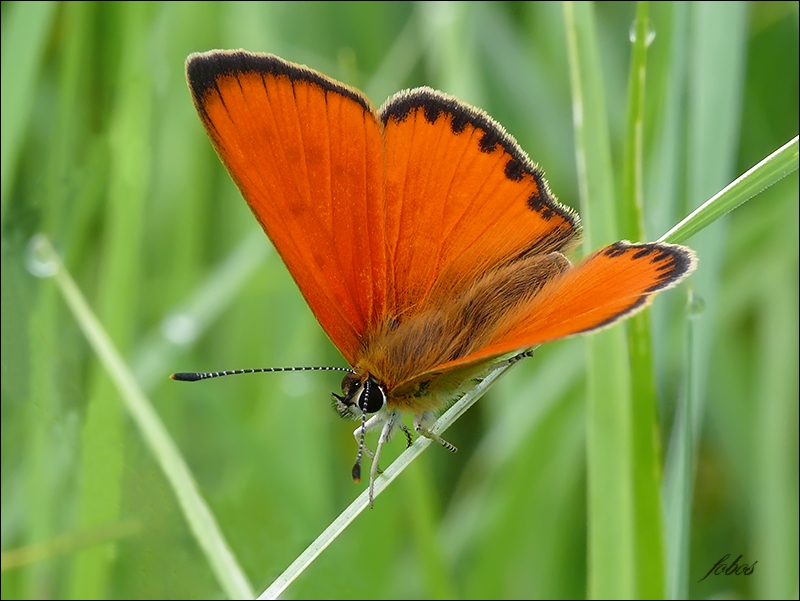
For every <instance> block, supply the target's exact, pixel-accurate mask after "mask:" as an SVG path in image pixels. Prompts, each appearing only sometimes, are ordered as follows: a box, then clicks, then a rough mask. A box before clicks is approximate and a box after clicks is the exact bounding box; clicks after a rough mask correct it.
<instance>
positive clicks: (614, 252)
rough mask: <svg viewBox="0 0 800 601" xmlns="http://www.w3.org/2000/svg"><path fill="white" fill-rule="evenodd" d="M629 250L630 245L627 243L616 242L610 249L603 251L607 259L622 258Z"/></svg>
mask: <svg viewBox="0 0 800 601" xmlns="http://www.w3.org/2000/svg"><path fill="white" fill-rule="evenodd" d="M627 249H628V245H627V244H626V243H625V242H615V243H614V244H612V245H611V246H609V247H608V248H606V249H605V250H604V251H603V254H604V255H606V256H607V257H621V256H622V255H624V254H625V251H626V250H627Z"/></svg>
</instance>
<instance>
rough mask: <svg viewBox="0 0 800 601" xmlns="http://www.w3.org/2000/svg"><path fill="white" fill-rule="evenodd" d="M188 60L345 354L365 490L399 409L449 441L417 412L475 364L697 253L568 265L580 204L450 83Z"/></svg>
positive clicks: (254, 198) (596, 312)
mask: <svg viewBox="0 0 800 601" xmlns="http://www.w3.org/2000/svg"><path fill="white" fill-rule="evenodd" d="M186 74H187V79H188V82H189V87H190V88H191V92H192V96H193V98H194V103H195V106H196V108H197V112H198V113H199V114H200V118H201V119H202V121H203V125H204V126H205V128H206V131H207V132H208V135H209V137H210V138H211V142H212V143H213V144H214V147H215V148H216V150H217V153H218V154H219V157H220V158H221V159H222V162H223V163H224V164H225V166H226V167H227V169H228V172H229V173H230V175H231V177H232V178H233V180H234V181H235V182H236V184H237V185H238V186H239V189H240V190H241V192H242V195H243V196H244V198H245V199H246V200H247V203H248V204H249V205H250V208H251V209H252V211H253V213H254V214H255V216H256V219H258V221H259V223H260V224H261V227H263V228H264V231H265V232H266V233H267V235H268V236H269V238H270V240H272V243H273V244H274V245H275V248H276V249H277V251H278V253H279V254H280V256H281V258H282V259H283V261H284V263H286V266H287V267H288V269H289V272H290V273H291V275H292V277H293V278H294V280H295V282H296V283H297V285H298V287H299V288H300V291H301V292H302V294H303V296H304V297H305V299H306V301H307V302H308V305H309V307H311V310H312V311H313V313H314V315H315V316H316V318H317V320H318V321H319V323H320V324H321V325H322V327H323V329H324V330H325V332H326V333H327V334H328V336H329V337H330V339H331V340H332V341H333V343H334V344H335V345H336V347H337V348H338V349H339V350H340V351H341V353H342V355H344V358H345V359H346V360H347V362H348V363H349V364H350V365H351V366H352V369H350V370H347V371H348V373H347V374H346V375H345V376H344V379H343V381H342V394H341V395H336V394H334V404H335V407H336V409H337V410H338V411H339V412H340V413H341V414H342V415H343V416H350V417H353V418H355V419H360V420H361V426H360V427H359V428H357V429H356V432H355V435H356V437H357V438H358V439H359V441H360V443H359V450H358V456H357V459H356V464H355V466H354V468H353V478H354V479H355V480H356V481H358V479H359V478H360V473H361V472H360V470H361V457H362V452H363V451H364V450H365V449H364V433H365V432H366V431H368V430H371V429H374V428H377V427H379V426H381V427H382V429H381V434H380V438H379V441H378V445H377V447H376V450H375V453H374V455H373V454H372V453H371V452H370V451H369V450H366V452H367V454H369V455H370V456H372V458H373V461H372V468H371V471H370V501H371V500H372V489H373V485H374V481H375V478H376V476H377V473H378V459H379V456H380V452H381V448H382V447H383V444H384V443H385V442H386V441H387V440H389V438H391V436H392V434H393V433H394V431H395V430H396V429H397V428H400V429H402V430H403V431H404V432H405V433H406V436H407V437H408V439H409V441H410V433H409V431H408V429H407V428H406V426H405V425H404V424H403V421H402V418H401V413H402V412H409V413H412V414H413V415H414V429H415V430H416V431H417V432H418V433H419V434H420V435H422V436H426V437H428V438H431V439H433V440H435V441H437V442H439V443H440V444H442V445H444V446H445V447H446V448H448V449H449V450H451V451H455V447H453V446H452V445H451V444H449V443H448V442H446V441H444V440H442V439H441V438H440V437H439V436H437V435H436V434H434V433H433V432H431V431H430V429H429V428H430V426H431V424H432V422H433V420H434V417H435V415H436V412H437V411H439V410H441V409H442V408H443V407H444V406H446V405H447V403H449V402H450V401H452V400H453V399H454V398H455V397H457V396H458V395H459V394H461V393H462V392H463V391H464V390H465V389H466V388H468V387H469V386H470V385H471V384H472V383H473V382H474V381H475V379H476V378H480V377H482V376H484V375H485V374H487V373H488V371H489V370H490V369H491V368H493V367H495V366H496V365H498V364H499V363H501V362H504V361H513V360H514V359H515V358H517V357H520V356H524V355H525V354H527V353H526V351H527V350H528V349H531V348H533V347H535V346H536V345H539V344H541V343H543V342H546V341H548V340H555V339H557V338H563V337H565V336H571V335H573V334H578V333H582V332H588V331H590V330H596V329H598V328H602V327H605V326H607V325H609V324H612V323H614V322H616V321H617V320H619V319H621V318H623V317H626V316H628V315H631V314H633V313H634V312H635V311H638V310H640V309H642V308H643V307H644V306H645V305H647V304H648V303H649V302H650V301H651V300H652V298H653V296H654V294H655V293H656V292H658V291H659V290H663V289H665V288H668V287H670V286H673V285H675V284H676V283H677V282H679V281H680V280H681V279H682V278H684V277H685V276H686V275H687V274H689V273H690V272H691V271H692V270H693V269H694V267H695V263H696V260H695V257H694V253H693V252H692V251H691V250H689V249H688V248H685V247H682V246H675V245H670V244H659V243H649V244H631V243H629V242H617V243H615V244H612V245H610V246H607V247H606V248H601V249H600V250H598V251H596V252H594V253H593V254H592V255H591V256H589V257H587V258H586V259H584V260H583V261H582V262H580V263H578V264H577V265H575V266H573V265H571V264H570V262H569V260H568V259H567V258H566V257H565V256H564V254H562V253H563V252H565V251H566V250H568V249H569V248H571V247H573V246H574V245H575V244H577V242H578V238H579V234H580V221H579V218H578V215H577V214H575V213H574V212H573V211H572V210H571V209H569V208H568V207H566V206H564V205H561V204H559V203H558V201H557V200H556V199H555V198H554V196H553V195H552V194H551V192H550V190H549V189H548V186H547V182H546V181H545V180H544V177H543V174H542V171H541V170H540V169H539V168H538V167H537V166H536V165H534V164H533V163H532V162H531V160H530V159H529V158H528V156H527V155H526V154H525V152H524V151H523V150H522V149H521V148H520V147H519V145H518V144H517V142H516V141H515V140H514V138H512V137H511V136H510V135H509V134H508V133H507V132H506V131H505V130H504V129H503V127H502V126H501V125H500V124H499V123H497V122H496V121H494V120H493V119H492V118H491V117H489V116H488V115H487V114H486V113H484V112H482V111H480V110H478V109H475V108H473V107H471V106H469V105H466V104H464V103H462V102H460V101H459V100H457V99H456V98H454V97H453V96H448V95H446V94H442V93H441V92H437V91H435V90H432V89H430V88H416V89H413V90H407V91H404V92H400V93H398V94H396V95H394V96H392V97H391V98H389V100H387V101H386V103H385V104H384V105H383V106H382V107H381V108H380V109H379V110H376V109H375V108H374V107H373V106H372V104H371V103H370V102H369V100H368V99H367V98H366V97H365V96H364V95H363V94H362V93H361V92H359V91H358V90H355V89H353V88H350V87H348V86H346V85H344V84H342V83H340V82H337V81H334V80H333V79H330V78H328V77H326V76H324V75H322V74H321V73H318V72H316V71H313V70H311V69H309V68H307V67H304V66H301V65H296V64H293V63H290V62H287V61H285V60H283V59H280V58H278V57H276V56H272V55H268V54H251V53H247V52H244V51H212V52H206V53H203V54H193V55H191V56H190V57H189V58H188V59H187V61H186ZM521 351H522V352H521ZM512 354H513V355H512ZM509 356H511V359H509ZM240 371H244V372H250V371H261V370H240ZM213 375H218V374H176V375H175V376H174V377H175V378H176V379H188V380H196V379H203V378H204V377H210V376H213ZM368 415H372V417H370V418H369V419H367V416H368Z"/></svg>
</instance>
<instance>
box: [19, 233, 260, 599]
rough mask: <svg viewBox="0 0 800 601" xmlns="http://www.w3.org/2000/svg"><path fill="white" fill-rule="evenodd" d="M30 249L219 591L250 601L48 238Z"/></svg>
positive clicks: (218, 535)
mask: <svg viewBox="0 0 800 601" xmlns="http://www.w3.org/2000/svg"><path fill="white" fill-rule="evenodd" d="M32 246H33V249H32V250H33V252H34V253H35V259H34V260H35V262H36V265H37V266H38V267H37V269H38V270H39V272H40V275H51V276H53V277H54V279H55V282H56V284H57V285H58V287H59V289H60V291H61V293H62V295H63V296H64V300H65V301H66V302H67V305H68V306H69V308H70V310H71V311H72V314H73V316H74V317H75V320H76V321H77V322H78V325H79V326H80V328H81V330H82V331H83V333H84V335H85V336H86V339H87V340H88V341H89V344H91V346H92V348H93V349H94V351H95V353H97V356H98V358H99V359H100V361H101V362H102V364H103V366H104V367H105V369H106V371H107V372H108V375H109V377H110V378H111V379H112V381H113V382H114V384H115V386H116V388H117V391H118V392H119V394H120V396H121V397H122V400H123V402H124V403H125V407H126V409H127V410H128V412H129V413H130V415H131V417H132V418H133V420H134V422H135V423H136V425H137V426H138V427H139V429H140V431H141V433H142V435H143V437H144V439H145V440H146V441H147V443H148V444H149V446H150V449H151V451H152V452H153V455H154V456H155V458H156V460H157V461H158V463H159V464H160V465H161V468H162V469H163V470H164V474H165V475H166V476H167V479H168V480H169V482H170V484H171V485H172V487H173V489H174V491H175V495H176V496H177V497H178V501H179V502H180V505H181V507H182V508H183V511H184V515H185V516H186V520H187V521H188V522H189V526H190V527H191V530H192V532H193V533H194V535H195V537H196V538H197V542H198V543H199V545H200V548H201V549H202V550H203V552H204V553H205V554H206V557H207V559H208V562H209V563H210V564H211V567H212V569H213V571H214V573H215V575H216V576H217V579H218V580H219V583H220V585H221V586H222V589H223V590H224V591H225V593H226V594H227V595H228V596H229V597H231V598H233V599H245V598H247V599H249V598H252V597H253V592H252V588H251V587H250V584H249V583H248V581H247V577H246V576H245V574H244V572H243V570H242V569H241V567H239V565H238V563H237V562H236V559H235V558H234V556H233V554H232V553H231V551H230V548H229V547H228V544H227V542H225V539H224V537H223V535H222V532H221V531H220V529H219V526H218V525H217V522H216V520H215V518H214V515H213V514H212V513H211V511H210V510H209V508H208V505H206V503H205V501H204V500H203V498H202V496H201V495H200V491H199V490H198V489H197V484H196V483H195V481H194V478H193V477H192V474H191V472H190V471H189V468H188V467H187V465H186V462H185V461H184V460H183V458H182V457H181V454H180V451H179V450H178V448H177V446H176V445H175V443H174V442H173V440H172V438H170V436H169V433H168V432H167V430H166V428H165V427H164V424H163V423H162V421H161V419H160V418H159V417H158V414H157V413H156V412H155V410H154V409H153V406H152V405H151V404H150V401H149V400H148V399H147V397H146V396H145V395H144V393H143V392H142V390H141V389H140V387H139V384H138V383H137V382H136V379H135V378H134V377H133V374H132V373H131V371H130V369H129V368H128V366H127V365H126V364H125V361H124V360H123V359H122V357H121V356H120V354H119V353H118V352H117V350H116V348H114V344H113V343H112V341H111V339H110V338H109V337H108V334H107V333H106V332H105V330H104V329H103V326H102V325H101V324H100V322H99V321H98V319H97V317H96V316H95V315H94V314H93V313H92V311H91V309H90V308H89V305H88V304H87V302H86V299H85V298H84V296H83V295H82V294H81V292H80V290H79V289H78V287H77V285H76V284H75V282H74V281H73V279H72V278H71V277H70V275H69V274H68V273H67V271H66V269H65V268H64V266H63V264H62V263H61V260H60V259H59V258H58V255H57V254H56V253H55V250H54V249H53V247H52V246H51V245H50V242H49V240H47V239H46V238H45V237H44V236H39V237H37V238H35V239H34V240H33V241H32Z"/></svg>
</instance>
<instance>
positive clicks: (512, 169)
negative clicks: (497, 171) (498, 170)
mask: <svg viewBox="0 0 800 601" xmlns="http://www.w3.org/2000/svg"><path fill="white" fill-rule="evenodd" d="M503 172H504V173H505V175H506V177H507V178H508V179H510V180H511V181H512V182H520V181H522V176H523V175H525V173H526V172H525V168H524V167H523V165H522V163H520V162H519V161H518V160H517V159H514V158H511V159H508V162H507V163H506V166H505V169H504V170H503Z"/></svg>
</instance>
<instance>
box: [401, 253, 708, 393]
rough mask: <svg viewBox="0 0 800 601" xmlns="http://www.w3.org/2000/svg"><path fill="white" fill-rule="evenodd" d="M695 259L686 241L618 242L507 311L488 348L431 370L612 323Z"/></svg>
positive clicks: (687, 270)
mask: <svg viewBox="0 0 800 601" xmlns="http://www.w3.org/2000/svg"><path fill="white" fill-rule="evenodd" d="M696 263H697V259H696V257H695V255H694V253H693V252H692V251H691V250H690V249H688V248H686V247H684V246H678V245H674V244H662V243H649V244H631V243H630V242H616V243H614V244H612V245H610V246H607V247H605V248H602V249H600V250H598V251H595V252H594V253H593V254H592V255H590V256H589V257H587V258H586V259H584V260H583V261H581V262H580V263H578V264H577V265H575V266H574V267H572V268H570V269H568V270H567V271H565V272H564V273H563V274H562V275H561V276H559V277H557V278H555V279H554V280H551V281H550V282H548V283H547V284H545V285H544V286H543V287H542V289H541V291H540V292H539V293H538V294H537V295H536V296H535V297H534V298H533V299H532V300H531V301H530V302H529V303H526V304H523V305H520V306H519V307H518V308H517V309H516V310H515V311H514V313H513V314H509V315H506V316H504V318H503V327H502V328H500V329H498V331H497V334H496V336H495V339H494V341H492V342H490V343H489V344H488V345H487V346H486V348H484V349H483V350H481V351H479V352H476V353H473V354H471V355H469V356H467V357H463V358H461V359H457V360H454V361H450V362H448V363H445V364H443V365H439V366H437V367H435V368H434V369H432V370H431V371H430V372H428V373H432V372H445V371H449V370H452V369H458V368H460V367H466V366H469V365H474V364H477V363H481V362H484V361H488V360H490V359H492V358H495V357H501V356H503V355H506V354H508V353H512V352H514V351H519V350H523V349H528V348H532V347H534V346H537V345H539V344H541V343H543V342H548V341H550V340H556V339H558V338H564V337H567V336H572V335H574V334H581V333H585V332H589V331H591V330H597V329H600V328H604V327H606V326H609V325H611V324H613V323H615V322H616V321H618V320H620V319H622V318H624V317H627V316H629V315H632V314H633V313H635V312H637V311H640V310H641V309H643V308H644V307H646V306H647V305H648V304H649V303H650V302H651V301H652V299H653V297H654V296H655V293H657V292H658V291H660V290H665V289H667V288H671V287H672V286H674V285H676V284H677V283H678V282H679V281H680V280H682V279H683V278H684V277H686V276H687V275H689V274H690V273H691V272H692V271H693V270H694V268H695V266H696ZM423 375H425V374H423ZM414 379H416V378H414Z"/></svg>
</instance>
